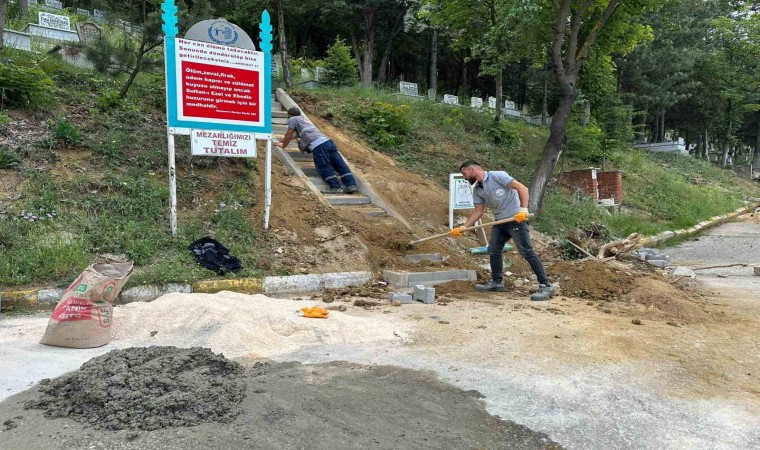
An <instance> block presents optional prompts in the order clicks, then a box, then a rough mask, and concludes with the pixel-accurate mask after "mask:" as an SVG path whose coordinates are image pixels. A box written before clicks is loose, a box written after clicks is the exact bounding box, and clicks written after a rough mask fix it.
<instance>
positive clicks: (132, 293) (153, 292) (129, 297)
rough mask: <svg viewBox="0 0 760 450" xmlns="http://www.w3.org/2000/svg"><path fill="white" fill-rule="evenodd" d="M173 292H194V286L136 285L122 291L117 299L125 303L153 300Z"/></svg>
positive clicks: (118, 301)
mask: <svg viewBox="0 0 760 450" xmlns="http://www.w3.org/2000/svg"><path fill="white" fill-rule="evenodd" d="M173 292H181V293H183V294H189V293H191V292H193V288H192V286H191V285H189V284H177V283H170V284H166V285H156V286H151V285H148V286H135V287H133V288H131V289H127V290H126V291H122V292H121V294H119V298H118V300H117V301H116V304H117V305H123V304H125V303H132V302H152V301H153V300H155V299H157V298H158V297H161V296H162V295H166V294H171V293H173Z"/></svg>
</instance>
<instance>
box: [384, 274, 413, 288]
mask: <svg viewBox="0 0 760 450" xmlns="http://www.w3.org/2000/svg"><path fill="white" fill-rule="evenodd" d="M383 280H385V281H387V282H388V284H389V285H391V286H394V287H408V286H409V278H408V276H407V273H406V272H395V271H392V270H383Z"/></svg>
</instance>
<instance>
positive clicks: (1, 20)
mask: <svg viewBox="0 0 760 450" xmlns="http://www.w3.org/2000/svg"><path fill="white" fill-rule="evenodd" d="M6 6H8V0H0V52H1V51H3V49H4V48H5V41H4V39H3V30H5V7H6Z"/></svg>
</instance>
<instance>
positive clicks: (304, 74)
mask: <svg viewBox="0 0 760 450" xmlns="http://www.w3.org/2000/svg"><path fill="white" fill-rule="evenodd" d="M301 78H303V79H306V80H311V78H312V75H311V70H309V69H305V68H304V69H301Z"/></svg>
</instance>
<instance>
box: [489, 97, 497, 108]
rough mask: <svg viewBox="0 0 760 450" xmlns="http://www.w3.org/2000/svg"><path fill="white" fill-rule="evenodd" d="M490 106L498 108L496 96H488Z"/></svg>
mask: <svg viewBox="0 0 760 450" xmlns="http://www.w3.org/2000/svg"><path fill="white" fill-rule="evenodd" d="M488 107H489V108H491V109H496V97H488Z"/></svg>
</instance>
